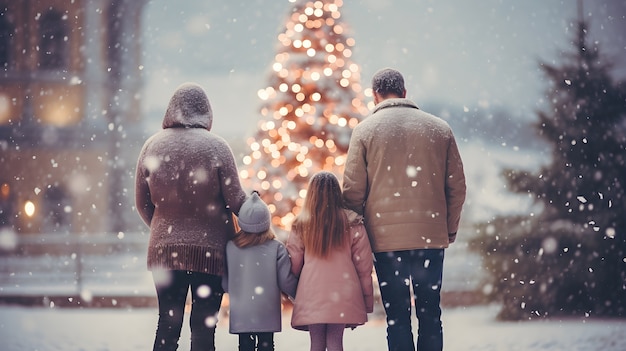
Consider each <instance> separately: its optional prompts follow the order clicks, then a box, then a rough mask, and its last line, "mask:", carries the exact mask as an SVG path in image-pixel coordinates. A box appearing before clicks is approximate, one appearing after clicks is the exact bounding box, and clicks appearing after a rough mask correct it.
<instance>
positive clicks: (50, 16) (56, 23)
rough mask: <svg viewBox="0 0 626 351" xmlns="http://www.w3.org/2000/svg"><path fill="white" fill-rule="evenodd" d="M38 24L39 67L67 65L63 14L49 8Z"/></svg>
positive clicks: (54, 67)
mask: <svg viewBox="0 0 626 351" xmlns="http://www.w3.org/2000/svg"><path fill="white" fill-rule="evenodd" d="M40 21H41V23H40V26H39V31H40V33H39V34H40V35H39V68H41V69H61V68H65V67H66V65H67V61H68V60H67V48H68V45H67V39H68V38H67V35H68V33H67V26H66V25H65V21H64V18H63V15H62V14H61V13H59V12H58V11H55V10H49V11H48V12H46V13H45V14H44V15H43V16H42V17H41V20H40Z"/></svg>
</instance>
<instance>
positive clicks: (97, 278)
mask: <svg viewBox="0 0 626 351" xmlns="http://www.w3.org/2000/svg"><path fill="white" fill-rule="evenodd" d="M18 239H19V240H18V241H17V243H16V246H15V247H14V248H13V249H12V250H6V247H5V250H4V251H0V303H5V304H7V303H8V304H21V305H46V306H47V305H50V306H74V307H82V306H95V307H125V306H134V307H137V306H155V305H156V297H155V292H154V285H153V282H152V277H151V274H150V272H148V271H147V269H146V250H147V245H148V235H147V234H142V233H126V234H124V235H119V236H116V235H112V234H86V235H77V234H66V235H58V234H32V235H22V236H19V237H18ZM444 265H445V267H444V281H443V288H442V294H443V296H442V304H444V305H447V306H457V305H470V304H475V303H478V302H481V301H482V300H481V299H482V294H481V293H480V291H481V282H482V280H483V277H484V272H483V270H482V268H481V261H480V257H478V256H477V255H476V254H474V253H470V252H468V250H467V245H466V244H464V243H463V242H457V243H455V244H454V245H452V246H451V247H450V248H448V249H447V252H446V258H445V261H444Z"/></svg>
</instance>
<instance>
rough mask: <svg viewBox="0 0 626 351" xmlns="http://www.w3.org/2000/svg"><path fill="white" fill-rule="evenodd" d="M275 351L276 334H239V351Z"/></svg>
mask: <svg viewBox="0 0 626 351" xmlns="http://www.w3.org/2000/svg"><path fill="white" fill-rule="evenodd" d="M255 350H257V351H274V333H241V334H239V351H255Z"/></svg>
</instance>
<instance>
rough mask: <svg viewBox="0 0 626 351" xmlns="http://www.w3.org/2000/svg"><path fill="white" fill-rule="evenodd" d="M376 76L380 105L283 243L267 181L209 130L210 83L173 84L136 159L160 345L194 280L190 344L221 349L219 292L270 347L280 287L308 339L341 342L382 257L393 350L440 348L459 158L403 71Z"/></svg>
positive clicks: (170, 343)
mask: <svg viewBox="0 0 626 351" xmlns="http://www.w3.org/2000/svg"><path fill="white" fill-rule="evenodd" d="M371 88H372V92H373V97H374V103H375V107H374V109H373V111H372V112H371V114H370V115H369V116H368V117H367V118H365V119H364V120H363V121H362V122H360V124H359V125H357V126H356V127H355V128H354V130H353V132H352V136H351V140H350V145H349V149H348V155H347V160H346V164H345V171H344V174H343V177H342V182H341V183H340V182H339V180H338V177H337V176H336V175H335V174H333V173H331V172H326V171H321V172H319V173H317V174H314V175H313V176H312V177H311V178H310V181H309V184H308V188H307V189H306V190H307V191H306V196H305V199H304V205H303V206H302V209H301V211H300V213H299V214H298V215H297V216H296V218H295V219H294V221H293V223H292V225H291V231H290V233H289V236H288V238H287V241H286V243H283V242H281V241H280V240H278V239H277V238H276V236H275V233H274V231H273V230H272V226H271V218H270V210H269V208H268V206H267V204H266V203H264V202H263V200H262V199H261V197H260V196H259V193H258V192H257V191H252V192H251V193H249V194H248V193H247V192H246V191H244V190H243V188H242V186H241V183H240V181H239V175H238V170H237V165H236V162H235V159H234V156H233V153H232V151H231V149H230V147H229V146H228V144H227V143H226V141H225V140H224V139H223V138H221V137H219V136H217V135H216V134H214V133H212V132H210V130H211V125H212V121H213V114H212V111H211V105H210V103H209V99H208V97H207V95H206V93H205V92H204V90H203V89H202V87H200V86H199V85H197V84H194V83H185V84H183V85H181V86H180V87H179V88H178V89H177V90H176V91H175V93H174V95H173V96H172V98H171V99H170V102H169V105H168V107H167V110H166V112H165V117H164V118H163V125H162V130H160V131H159V132H157V133H155V134H154V135H153V136H151V137H150V138H149V139H148V140H147V141H146V142H145V144H144V146H143V148H142V150H141V153H140V155H139V159H138V162H137V170H136V184H135V197H136V198H135V199H136V206H137V210H138V212H139V214H140V216H141V218H142V219H143V221H144V222H145V223H146V224H147V225H148V226H149V228H150V241H149V246H148V257H147V263H148V269H149V270H150V271H151V272H152V276H153V279H154V284H155V287H156V293H157V298H158V306H159V307H158V309H159V316H158V317H159V318H158V323H157V328H156V336H155V339H154V348H153V350H155V351H156V350H176V349H177V348H178V341H179V338H180V334H181V329H182V325H183V315H184V312H185V303H186V300H187V294H188V291H191V312H190V328H191V350H192V351H199V350H215V328H216V324H217V317H218V313H219V309H220V306H221V304H222V298H223V295H224V293H228V298H229V330H230V333H232V334H237V335H238V338H239V350H241V351H247V350H258V351H263V350H274V333H275V332H280V331H281V316H282V311H281V298H282V296H283V295H286V296H287V297H288V298H289V299H290V300H291V301H292V303H293V313H292V315H291V325H292V327H293V328H295V329H298V330H304V331H308V333H309V335H310V350H311V351H318V350H320V351H322V350H329V351H334V350H343V333H344V330H345V329H346V328H355V327H357V326H360V325H363V324H365V322H367V315H368V313H371V312H373V307H374V292H373V290H374V288H373V282H372V279H373V278H372V272H373V271H374V269H375V273H376V277H377V279H378V286H379V288H380V295H381V299H382V305H383V307H384V309H385V313H386V319H387V345H388V348H389V350H390V351H391V350H401V351H405V350H409V351H414V350H416V348H417V350H419V351H424V350H442V349H443V327H442V323H441V307H440V296H441V282H442V274H443V261H444V252H445V249H446V248H447V247H448V245H449V244H451V243H453V242H454V241H455V239H456V235H457V230H458V228H459V221H460V217H461V209H462V207H463V203H464V201H465V192H466V185H465V176H464V172H463V163H462V160H461V157H460V154H459V150H458V148H457V145H456V141H455V138H454V135H453V132H452V130H451V129H450V127H449V125H448V124H447V123H446V122H445V121H443V120H442V119H440V118H438V117H435V116H433V115H431V114H428V113H426V112H423V111H422V110H420V109H419V108H418V106H417V105H416V104H415V103H413V102H412V101H411V100H409V99H407V98H406V89H405V85H404V78H403V76H402V74H401V73H400V72H398V71H397V70H394V69H390V68H385V69H382V70H380V71H378V72H377V73H376V74H375V75H374V77H373V78H372V86H371ZM236 228H237V229H236ZM412 305H413V306H414V307H413V308H414V310H415V313H416V315H417V320H418V327H417V342H415V341H414V340H415V339H414V336H413V328H412V326H411V309H412Z"/></svg>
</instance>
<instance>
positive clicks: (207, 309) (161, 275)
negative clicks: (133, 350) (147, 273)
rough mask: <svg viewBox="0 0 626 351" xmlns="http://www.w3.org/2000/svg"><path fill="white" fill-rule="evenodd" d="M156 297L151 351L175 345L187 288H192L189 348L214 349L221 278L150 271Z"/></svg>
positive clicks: (172, 349) (168, 350)
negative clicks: (154, 327)
mask: <svg viewBox="0 0 626 351" xmlns="http://www.w3.org/2000/svg"><path fill="white" fill-rule="evenodd" d="M152 276H153V278H154V283H155V286H156V292H157V297H158V300H159V322H158V324H157V330H156V337H155V339H154V348H153V350H154V351H157V350H159V351H163V350H166V351H175V350H176V349H177V348H178V340H179V338H180V331H181V329H182V326H183V315H184V312H185V302H186V300H187V292H188V291H189V288H191V316H190V318H189V326H190V327H191V350H192V351H200V350H201V351H207V350H215V326H216V324H217V314H218V312H219V309H220V305H221V304H222V296H223V295H224V290H222V278H221V277H220V276H217V275H213V274H205V273H197V272H188V271H160V272H153V273H152Z"/></svg>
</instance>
